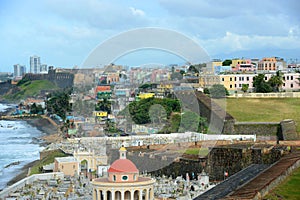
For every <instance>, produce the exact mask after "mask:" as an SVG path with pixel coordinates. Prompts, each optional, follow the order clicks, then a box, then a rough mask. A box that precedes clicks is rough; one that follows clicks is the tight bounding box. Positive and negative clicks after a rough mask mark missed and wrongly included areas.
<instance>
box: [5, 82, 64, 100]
mask: <svg viewBox="0 0 300 200" xmlns="http://www.w3.org/2000/svg"><path fill="white" fill-rule="evenodd" d="M55 89H59V88H58V87H57V86H56V85H55V84H53V83H52V82H50V81H48V80H35V81H24V82H21V83H20V84H18V87H17V89H15V90H13V91H10V92H8V94H6V95H4V96H3V98H4V99H7V100H10V101H16V100H20V99H25V98H27V97H35V96H37V95H39V94H40V92H41V90H55Z"/></svg>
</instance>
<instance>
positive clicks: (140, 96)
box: [139, 93, 155, 99]
mask: <svg viewBox="0 0 300 200" xmlns="http://www.w3.org/2000/svg"><path fill="white" fill-rule="evenodd" d="M154 95H155V94H154V93H140V94H139V98H140V99H148V98H152V97H154Z"/></svg>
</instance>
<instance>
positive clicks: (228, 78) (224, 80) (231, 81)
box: [220, 74, 237, 92]
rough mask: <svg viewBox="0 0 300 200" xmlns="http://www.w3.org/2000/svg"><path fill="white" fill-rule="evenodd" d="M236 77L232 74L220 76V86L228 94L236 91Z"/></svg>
mask: <svg viewBox="0 0 300 200" xmlns="http://www.w3.org/2000/svg"><path fill="white" fill-rule="evenodd" d="M236 80H237V78H236V76H235V75H234V74H228V75H220V84H222V85H224V87H225V88H226V89H227V90H228V91H229V92H230V91H234V90H236Z"/></svg>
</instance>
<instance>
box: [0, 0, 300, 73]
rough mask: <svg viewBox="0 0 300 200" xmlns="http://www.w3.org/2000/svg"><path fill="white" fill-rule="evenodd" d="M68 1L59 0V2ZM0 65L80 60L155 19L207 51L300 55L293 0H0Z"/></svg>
mask: <svg viewBox="0 0 300 200" xmlns="http://www.w3.org/2000/svg"><path fill="white" fill-rule="evenodd" d="M62 3H64V4H69V6H63V7H62V6H61V4H62ZM0 4H1V6H0V25H1V27H2V28H1V29H2V31H1V33H0V35H1V38H2V40H3V42H1V43H2V45H1V47H0V52H1V55H2V59H1V62H0V71H12V70H13V65H15V64H18V63H19V64H21V65H26V66H29V57H30V56H32V55H39V56H40V57H41V58H43V62H45V63H47V64H48V65H53V66H57V67H73V66H75V65H79V66H80V65H81V64H82V62H83V61H84V59H85V58H86V57H87V56H88V55H89V53H90V52H91V51H92V50H93V49H94V48H95V47H96V46H97V45H99V44H101V43H102V42H104V41H106V40H107V39H109V38H111V37H112V36H114V35H117V34H119V33H121V32H124V31H128V30H132V29H136V28H143V27H158V28H165V29H170V30H174V31H178V32H180V33H182V34H184V35H186V36H187V37H189V38H191V39H193V40H194V41H195V42H197V43H198V44H199V45H200V46H201V47H203V48H204V49H205V50H206V51H207V52H208V54H209V55H210V57H211V58H212V59H213V58H220V59H226V58H234V57H248V58H262V57H270V56H278V57H283V58H285V59H286V61H288V62H289V61H290V60H291V59H293V60H296V59H298V60H300V59H299V56H298V55H299V52H300V42H299V41H300V40H299V36H300V27H299V19H300V17H299V16H300V15H299V14H298V13H297V1H295V0H289V1H285V2H281V1H270V0H266V1H255V2H253V3H251V4H249V3H247V2H246V1H239V2H236V1H226V2H223V1H220V2H219V1H214V2H210V1H192V0H190V1H179V0H171V1H166V0H160V1H151V2H141V1H137V0H132V1H119V0H114V1H106V0H101V1H96V0H89V1H81V0H78V1H76V3H73V1H72V2H71V1H59V0H56V1H43V2H36V1H31V0H28V1H18V0H16V1H6V0H4V1H1V3H0ZM149 62H152V63H153V62H155V63H162V64H173V63H184V61H183V60H182V59H180V58H178V57H176V56H175V55H172V54H170V53H166V52H161V51H157V50H146V51H141V52H135V53H131V54H128V55H126V56H123V57H121V58H120V59H118V60H117V64H124V65H130V66H132V65H142V64H147V63H149Z"/></svg>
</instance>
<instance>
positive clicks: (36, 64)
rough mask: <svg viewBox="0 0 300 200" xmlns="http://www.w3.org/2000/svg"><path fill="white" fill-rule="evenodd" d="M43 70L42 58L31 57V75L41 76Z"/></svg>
mask: <svg viewBox="0 0 300 200" xmlns="http://www.w3.org/2000/svg"><path fill="white" fill-rule="evenodd" d="M40 70H41V58H40V57H39V56H30V73H33V74H39V73H40Z"/></svg>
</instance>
